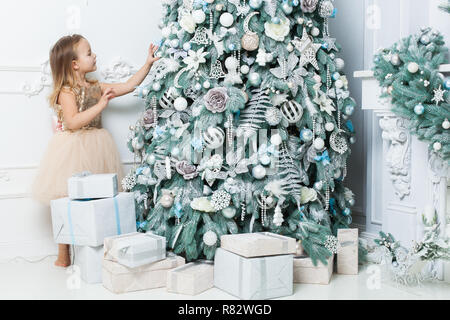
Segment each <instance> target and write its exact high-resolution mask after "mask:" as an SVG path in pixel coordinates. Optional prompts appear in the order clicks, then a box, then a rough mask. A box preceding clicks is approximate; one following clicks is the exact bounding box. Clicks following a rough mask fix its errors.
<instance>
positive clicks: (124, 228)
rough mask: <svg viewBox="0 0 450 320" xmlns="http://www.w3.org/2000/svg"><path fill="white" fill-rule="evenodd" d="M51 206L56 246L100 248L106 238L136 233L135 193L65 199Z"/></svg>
mask: <svg viewBox="0 0 450 320" xmlns="http://www.w3.org/2000/svg"><path fill="white" fill-rule="evenodd" d="M50 206H51V212H52V225H53V237H54V239H55V242H56V243H66V244H75V245H86V246H92V247H98V246H101V245H103V240H104V239H105V237H110V236H114V235H117V234H122V233H130V232H136V212H135V204H134V195H133V193H126V192H121V193H119V194H118V195H117V196H115V197H114V198H106V199H98V200H89V201H86V200H70V199H69V198H61V199H57V200H52V201H51V202H50Z"/></svg>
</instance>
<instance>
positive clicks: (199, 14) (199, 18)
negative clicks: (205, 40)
mask: <svg viewBox="0 0 450 320" xmlns="http://www.w3.org/2000/svg"><path fill="white" fill-rule="evenodd" d="M192 18H194V21H195V23H197V24H200V23H203V22H205V19H206V14H205V12H203V10H195V11H194V12H192Z"/></svg>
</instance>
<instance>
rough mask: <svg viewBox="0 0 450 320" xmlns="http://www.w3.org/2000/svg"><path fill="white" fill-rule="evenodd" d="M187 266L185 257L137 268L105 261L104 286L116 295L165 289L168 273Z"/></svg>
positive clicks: (167, 259) (168, 257)
mask: <svg viewBox="0 0 450 320" xmlns="http://www.w3.org/2000/svg"><path fill="white" fill-rule="evenodd" d="M184 264H185V260H184V258H183V257H179V256H176V255H174V254H169V255H167V258H166V259H164V260H161V261H157V262H153V263H149V264H146V265H143V266H140V267H136V268H128V267H126V266H124V265H121V264H120V263H118V262H115V261H111V260H106V259H103V262H102V282H103V286H104V287H105V288H106V289H108V290H110V291H111V292H114V293H124V292H131V291H139V290H148V289H154V288H161V287H165V286H166V283H167V273H168V272H169V271H170V270H171V269H174V268H176V267H179V266H181V265H184Z"/></svg>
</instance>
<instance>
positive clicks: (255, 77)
mask: <svg viewBox="0 0 450 320" xmlns="http://www.w3.org/2000/svg"><path fill="white" fill-rule="evenodd" d="M248 80H249V81H250V84H251V85H253V86H255V87H258V86H259V85H260V84H261V75H260V74H259V73H256V72H253V73H251V74H250V75H249V77H248Z"/></svg>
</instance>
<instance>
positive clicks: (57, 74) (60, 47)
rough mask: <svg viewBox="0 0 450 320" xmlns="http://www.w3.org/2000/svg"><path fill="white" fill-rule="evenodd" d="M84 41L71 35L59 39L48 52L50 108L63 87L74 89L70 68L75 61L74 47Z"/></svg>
mask: <svg viewBox="0 0 450 320" xmlns="http://www.w3.org/2000/svg"><path fill="white" fill-rule="evenodd" d="M82 39H85V38H84V37H83V36H82V35H79V34H73V35H69V36H64V37H62V38H61V39H59V40H58V41H57V42H56V43H55V45H54V46H53V47H52V49H51V50H50V67H51V69H52V77H53V91H52V93H51V94H50V96H49V102H50V106H52V107H54V106H55V105H56V104H57V103H58V96H59V93H60V92H61V90H63V88H64V87H69V88H71V89H76V88H77V87H78V85H77V83H76V78H75V73H74V70H73V68H72V61H73V60H76V59H77V58H78V57H77V53H76V46H77V45H78V43H79V42H80V41H81V40H82ZM94 82H95V81H94Z"/></svg>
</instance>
